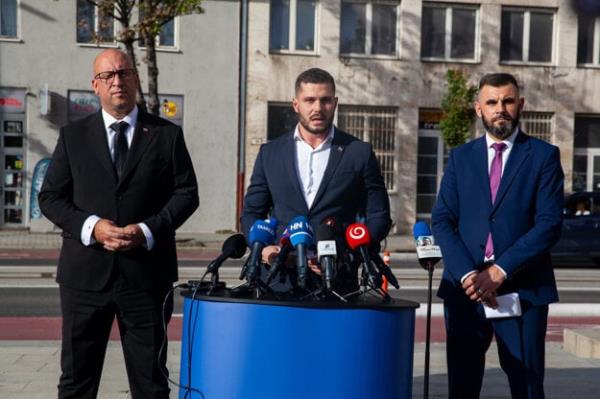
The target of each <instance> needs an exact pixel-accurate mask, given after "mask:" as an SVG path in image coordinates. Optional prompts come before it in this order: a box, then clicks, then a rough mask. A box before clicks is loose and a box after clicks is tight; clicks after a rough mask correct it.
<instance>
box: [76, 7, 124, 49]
mask: <svg viewBox="0 0 600 399" xmlns="http://www.w3.org/2000/svg"><path fill="white" fill-rule="evenodd" d="M77 3H78V2H77V0H76V1H75V43H77V45H78V46H81V47H106V48H118V47H119V43H118V42H117V40H115V37H116V32H117V20H116V19H114V18H113V40H112V41H107V42H101V41H94V42H87V43H86V42H80V41H78V40H77V23H78V20H77ZM88 4H89V5H90V6H92V7H94V31H93V34H94V35H98V27H99V20H100V19H99V18H98V16H99V12H100V9H99V8H98V6H94V5H93V4H90V3H88Z"/></svg>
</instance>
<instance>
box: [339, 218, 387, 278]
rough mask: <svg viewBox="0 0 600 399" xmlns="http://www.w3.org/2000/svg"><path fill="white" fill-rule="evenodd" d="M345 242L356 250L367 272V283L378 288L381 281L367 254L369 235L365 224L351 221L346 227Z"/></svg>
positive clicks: (369, 241)
mask: <svg viewBox="0 0 600 399" xmlns="http://www.w3.org/2000/svg"><path fill="white" fill-rule="evenodd" d="M346 242H347V243H348V246H349V247H350V249H352V250H353V251H356V250H358V251H359V253H360V255H361V257H362V259H363V263H364V265H365V266H364V270H365V272H366V273H367V278H368V280H369V284H370V285H371V286H372V287H373V288H380V287H381V284H382V283H383V281H382V279H381V275H380V274H379V273H378V272H377V270H376V269H375V268H374V267H373V263H372V261H371V256H370V255H369V249H368V248H369V244H370V243H371V236H370V234H369V230H368V229H367V226H366V225H364V224H363V223H352V224H351V225H350V226H348V228H347V229H346Z"/></svg>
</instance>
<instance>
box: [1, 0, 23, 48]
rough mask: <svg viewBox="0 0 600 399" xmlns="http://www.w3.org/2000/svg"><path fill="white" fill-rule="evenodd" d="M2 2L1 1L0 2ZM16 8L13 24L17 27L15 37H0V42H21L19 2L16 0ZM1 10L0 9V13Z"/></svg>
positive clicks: (19, 0)
mask: <svg viewBox="0 0 600 399" xmlns="http://www.w3.org/2000/svg"><path fill="white" fill-rule="evenodd" d="M0 2H2V0H0ZM16 7H17V10H16V11H17V15H16V16H15V24H16V27H17V32H16V34H15V36H4V35H0V42H22V40H21V12H20V10H21V0H16ZM1 12H2V10H1V9H0V13H1Z"/></svg>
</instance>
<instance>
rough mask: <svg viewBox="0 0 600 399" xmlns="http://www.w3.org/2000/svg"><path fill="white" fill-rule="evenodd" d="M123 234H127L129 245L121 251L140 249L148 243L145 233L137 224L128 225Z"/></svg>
mask: <svg viewBox="0 0 600 399" xmlns="http://www.w3.org/2000/svg"><path fill="white" fill-rule="evenodd" d="M123 232H125V234H127V245H125V246H123V247H122V248H120V249H119V250H120V251H129V250H130V249H134V248H137V247H140V246H142V245H144V244H145V243H146V236H145V235H144V231H143V230H142V228H141V227H140V226H139V225H137V224H128V225H127V226H125V227H123Z"/></svg>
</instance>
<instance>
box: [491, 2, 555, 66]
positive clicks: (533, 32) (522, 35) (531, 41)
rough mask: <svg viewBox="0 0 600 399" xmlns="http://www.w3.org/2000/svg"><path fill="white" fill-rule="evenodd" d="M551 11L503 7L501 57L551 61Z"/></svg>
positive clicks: (552, 16) (505, 59)
mask: <svg viewBox="0 0 600 399" xmlns="http://www.w3.org/2000/svg"><path fill="white" fill-rule="evenodd" d="M553 38H554V11H551V10H543V9H535V10H519V9H503V10H502V27H501V33H500V60H501V61H509V62H511V61H513V62H514V61H516V62H538V63H550V62H552V58H553V57H552V53H553Z"/></svg>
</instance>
